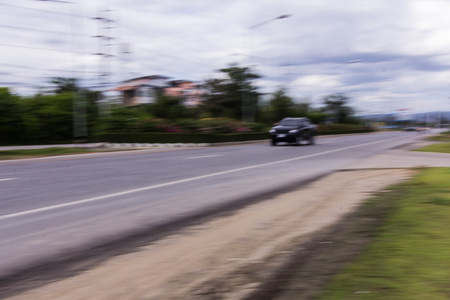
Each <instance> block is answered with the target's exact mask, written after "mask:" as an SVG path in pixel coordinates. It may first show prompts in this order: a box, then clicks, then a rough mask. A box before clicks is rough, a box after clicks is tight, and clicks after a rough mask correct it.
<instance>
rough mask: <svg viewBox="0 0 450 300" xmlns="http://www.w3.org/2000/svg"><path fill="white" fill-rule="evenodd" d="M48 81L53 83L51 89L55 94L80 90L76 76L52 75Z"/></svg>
mask: <svg viewBox="0 0 450 300" xmlns="http://www.w3.org/2000/svg"><path fill="white" fill-rule="evenodd" d="M50 83H52V84H54V85H55V87H54V89H53V92H54V93H55V94H63V93H68V92H75V93H76V92H78V91H79V90H80V87H79V86H78V80H77V79H76V78H66V77H53V78H52V79H51V80H50Z"/></svg>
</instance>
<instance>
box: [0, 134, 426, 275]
mask: <svg viewBox="0 0 450 300" xmlns="http://www.w3.org/2000/svg"><path fill="white" fill-rule="evenodd" d="M417 138H419V135H417V134H415V133H410V132H386V133H371V134H364V135H352V136H341V137H330V138H321V139H319V140H318V144H317V145H315V146H301V147H299V146H277V147H271V146H269V145H268V144H251V145H240V146H228V147H207V148H195V149H183V150H173V149H172V150H170V151H169V150H167V151H161V152H159V151H158V152H154V151H137V152H132V153H124V152H121V153H106V154H101V155H98V154H97V155H75V156H65V157H53V158H45V159H30V160H20V161H19V160H17V161H3V162H0V190H1V194H0V228H1V230H0V276H2V275H5V274H8V273H11V272H13V271H16V270H19V269H20V268H25V267H27V266H29V265H30V264H33V263H36V262H39V261H40V262H45V261H51V260H52V259H55V258H57V257H60V256H62V255H64V254H66V253H71V252H74V251H79V250H81V249H86V248H89V247H91V246H92V245H96V244H102V243H104V242H107V241H109V240H111V239H117V238H118V237H120V236H125V235H127V234H130V233H131V232H134V231H136V230H138V229H140V228H143V227H146V228H151V227H155V226H158V225H162V224H167V223H171V222H174V221H176V220H180V219H183V218H188V217H189V216H194V215H197V214H201V213H205V212H208V211H209V210H211V209H213V208H220V207H222V206H223V207H225V206H226V205H231V204H232V203H236V202H237V201H241V200H245V199H250V198H255V197H256V198H261V199H262V198H263V197H264V195H267V194H268V193H271V192H274V191H281V190H283V189H286V188H288V187H291V186H293V185H298V184H299V183H301V182H304V181H306V180H311V179H313V178H316V177H318V176H322V175H324V174H327V173H329V172H332V171H334V170H337V169H339V168H343V167H345V166H347V165H350V164H352V163H355V162H357V161H359V160H361V159H363V158H367V157H369V156H372V155H375V154H379V153H382V152H383V151H385V150H387V149H391V148H393V147H396V146H399V145H402V144H405V143H408V142H411V141H413V140H416V139H417Z"/></svg>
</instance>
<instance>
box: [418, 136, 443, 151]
mask: <svg viewBox="0 0 450 300" xmlns="http://www.w3.org/2000/svg"><path fill="white" fill-rule="evenodd" d="M449 140H450V139H449ZM414 151H422V152H439V153H450V143H439V144H433V145H428V146H425V147H422V148H419V149H415V150H414Z"/></svg>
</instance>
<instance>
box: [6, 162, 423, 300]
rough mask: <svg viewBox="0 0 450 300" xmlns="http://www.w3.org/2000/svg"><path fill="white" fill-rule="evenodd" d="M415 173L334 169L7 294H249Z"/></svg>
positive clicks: (145, 296) (64, 296)
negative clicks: (375, 196)
mask: <svg viewBox="0 0 450 300" xmlns="http://www.w3.org/2000/svg"><path fill="white" fill-rule="evenodd" d="M413 173H414V171H412V170H407V169H385V170H352V171H343V172H336V173H334V174H331V175H329V176H326V177H324V178H322V179H320V180H318V181H315V182H313V183H310V184H309V185H307V186H305V187H303V188H301V189H298V190H295V191H292V192H289V193H286V194H282V195H279V196H276V197H274V198H272V199H269V200H266V201H263V202H259V203H256V204H252V205H249V206H247V207H245V208H243V209H241V210H238V211H236V212H235V213H233V214H231V215H228V216H224V217H220V218H216V219H214V220H212V221H208V222H206V223H204V224H202V225H196V226H191V227H188V228H186V229H184V230H182V231H180V232H177V233H176V234H173V235H170V236H167V237H165V238H162V239H160V240H158V241H156V242H154V243H152V244H149V245H147V246H144V247H141V248H139V249H138V251H135V252H133V253H128V254H124V255H120V256H116V257H112V258H110V259H108V260H106V261H105V262H103V263H102V264H100V265H98V266H96V267H94V268H92V269H89V270H86V271H85V272H82V273H80V274H78V275H76V276H73V277H70V278H65V279H62V280H60V281H55V282H52V283H49V284H47V285H45V286H41V287H39V288H36V289H34V290H30V291H27V292H25V293H22V294H19V295H16V296H14V297H10V298H8V299H15V300H19V299H36V300H37V299H46V300H47V299H66V300H75V299H99V300H100V299H146V300H149V299H246V298H252V297H255V295H257V294H258V291H261V289H263V290H264V289H266V288H268V287H269V285H270V284H269V285H268V283H270V282H271V281H272V282H273V280H274V276H275V277H276V276H278V275H279V274H280V271H282V270H283V269H285V268H286V267H287V266H288V265H289V264H290V263H291V262H292V259H293V257H297V259H296V260H297V262H298V260H299V257H300V260H301V257H302V256H299V253H301V252H302V251H304V252H305V253H306V252H307V251H308V249H314V245H327V244H329V243H331V242H330V241H329V240H321V238H326V237H328V236H329V235H328V236H327V235H324V234H326V233H328V234H329V233H330V232H332V230H333V228H334V227H335V226H336V224H337V222H338V221H339V220H341V219H342V218H343V217H344V216H348V215H349V213H351V212H352V211H354V210H355V208H356V207H357V206H358V204H359V203H361V202H362V201H363V200H364V199H366V198H367V197H368V196H370V195H371V194H372V193H373V192H376V191H379V190H380V189H383V188H384V187H386V186H388V185H391V184H393V183H396V182H400V181H403V180H405V179H407V178H408V177H410V176H411V175H412V174H413ZM330 230H331V231H330ZM311 247H312V248H311ZM304 257H306V256H304ZM305 259H306V258H305ZM316 267H319V268H320V266H316ZM316 267H315V268H316ZM267 295H269V294H267ZM258 299H262V298H261V297H260V296H258Z"/></svg>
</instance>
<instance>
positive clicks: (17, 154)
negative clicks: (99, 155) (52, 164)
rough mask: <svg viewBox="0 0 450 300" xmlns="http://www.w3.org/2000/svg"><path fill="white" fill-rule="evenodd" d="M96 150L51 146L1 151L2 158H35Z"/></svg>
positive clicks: (0, 158)
mask: <svg viewBox="0 0 450 300" xmlns="http://www.w3.org/2000/svg"><path fill="white" fill-rule="evenodd" d="M89 152H94V151H92V150H89V149H85V148H65V147H61V148H59V147H51V148H42V149H22V150H3V151H0V160H7V159H20V158H34V157H45V156H56V155H68V154H81V153H89Z"/></svg>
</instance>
